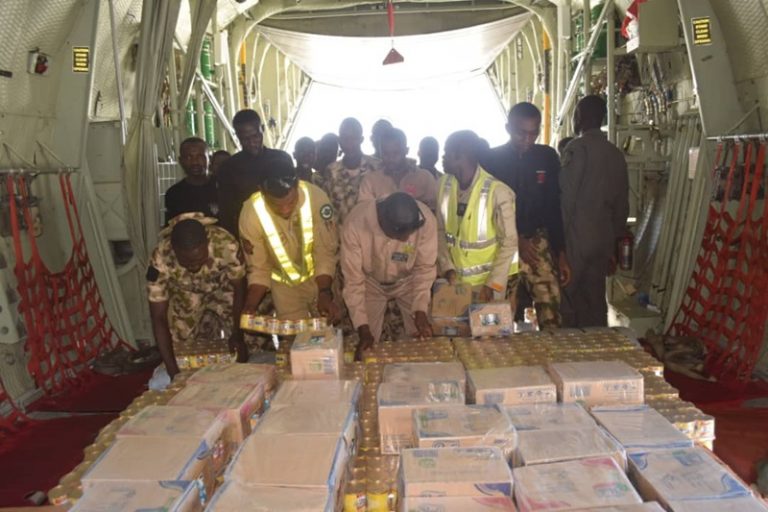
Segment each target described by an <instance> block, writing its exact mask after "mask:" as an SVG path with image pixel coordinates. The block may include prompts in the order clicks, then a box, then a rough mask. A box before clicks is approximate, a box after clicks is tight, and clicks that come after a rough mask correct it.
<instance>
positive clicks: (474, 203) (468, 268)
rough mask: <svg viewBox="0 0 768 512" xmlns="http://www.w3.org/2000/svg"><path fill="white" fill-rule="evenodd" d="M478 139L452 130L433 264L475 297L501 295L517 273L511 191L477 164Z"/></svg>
mask: <svg viewBox="0 0 768 512" xmlns="http://www.w3.org/2000/svg"><path fill="white" fill-rule="evenodd" d="M481 151H482V146H481V141H480V138H479V137H478V136H477V134H475V133H474V132H472V131H469V130H463V131H458V132H455V133H453V134H451V136H450V137H448V140H447V141H446V143H445V154H444V156H443V169H445V172H446V175H445V176H443V177H442V178H441V180H440V184H439V187H438V198H437V214H438V215H437V229H438V233H437V236H438V265H439V267H440V272H441V274H442V275H443V276H444V277H445V278H446V279H447V280H448V281H449V282H451V283H453V282H462V283H468V284H470V285H471V286H472V287H473V291H474V292H476V297H477V300H478V301H479V302H488V301H490V300H501V299H504V297H505V295H506V290H507V280H508V278H509V276H510V275H512V274H514V273H515V272H517V261H516V252H517V229H516V225H515V193H514V192H512V189H510V188H509V187H508V186H506V185H505V184H504V183H502V182H500V181H499V180H497V179H496V178H494V177H493V176H491V175H490V174H488V173H487V172H486V171H485V170H484V169H483V168H482V167H480V165H479V164H478V159H479V156H480V152H481Z"/></svg>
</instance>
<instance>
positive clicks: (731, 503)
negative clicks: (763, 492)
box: [670, 496, 768, 512]
mask: <svg viewBox="0 0 768 512" xmlns="http://www.w3.org/2000/svg"><path fill="white" fill-rule="evenodd" d="M670 505H671V506H672V512H768V504H766V503H765V502H764V501H763V500H760V499H758V498H754V497H752V496H748V497H745V498H733V499H725V500H690V501H673V502H671V503H670Z"/></svg>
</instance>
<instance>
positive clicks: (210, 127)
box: [200, 37, 216, 147]
mask: <svg viewBox="0 0 768 512" xmlns="http://www.w3.org/2000/svg"><path fill="white" fill-rule="evenodd" d="M200 74H201V75H203V78H204V79H205V80H206V81H208V82H210V81H211V80H212V79H213V65H212V63H211V40H210V39H209V38H207V37H206V38H205V39H203V48H202V50H200ZM203 123H204V127H203V128H204V130H203V133H204V138H205V142H207V143H208V146H210V147H215V146H216V140H215V139H216V127H215V126H214V119H213V105H211V102H210V101H208V100H207V99H205V100H203Z"/></svg>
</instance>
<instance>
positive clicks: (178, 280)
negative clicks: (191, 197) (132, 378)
mask: <svg viewBox="0 0 768 512" xmlns="http://www.w3.org/2000/svg"><path fill="white" fill-rule="evenodd" d="M215 222H216V220H215V219H212V218H208V217H204V216H203V214H202V213H185V214H181V215H179V216H178V217H175V218H173V219H171V220H170V222H169V225H168V227H167V228H165V229H164V230H163V231H161V232H160V242H159V244H158V246H157V247H156V248H155V251H154V252H153V254H152V259H151V261H150V264H149V268H148V269H147V293H148V297H149V306H150V316H151V319H152V331H153V333H154V335H155V341H156V342H157V345H158V348H159V349H160V354H161V355H162V358H163V362H164V363H165V367H166V370H167V371H168V374H169V375H170V377H171V378H173V376H174V375H175V374H177V373H178V372H179V368H178V366H177V365H176V359H175V356H174V352H173V344H174V343H179V342H185V341H191V340H198V341H199V340H214V339H221V338H227V339H228V341H229V347H230V350H232V351H233V352H234V351H235V350H236V351H237V360H238V361H241V362H243V361H246V360H247V359H248V349H247V347H246V345H245V342H244V340H243V335H242V331H240V327H239V320H240V313H241V311H242V308H243V302H244V298H245V265H244V263H243V258H242V254H241V252H240V247H239V245H238V243H237V240H235V238H234V237H233V236H232V235H230V234H229V233H228V232H227V231H226V230H225V229H224V228H220V227H218V226H215V225H214V223H215Z"/></svg>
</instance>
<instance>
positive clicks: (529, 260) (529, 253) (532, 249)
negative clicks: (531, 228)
mask: <svg viewBox="0 0 768 512" xmlns="http://www.w3.org/2000/svg"><path fill="white" fill-rule="evenodd" d="M517 250H518V252H519V253H520V259H521V260H523V261H524V262H525V263H526V264H528V265H529V266H531V267H535V266H536V264H538V263H539V255H538V254H536V246H535V245H534V244H533V239H532V238H525V237H522V236H521V237H519V238H518V239H517Z"/></svg>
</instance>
